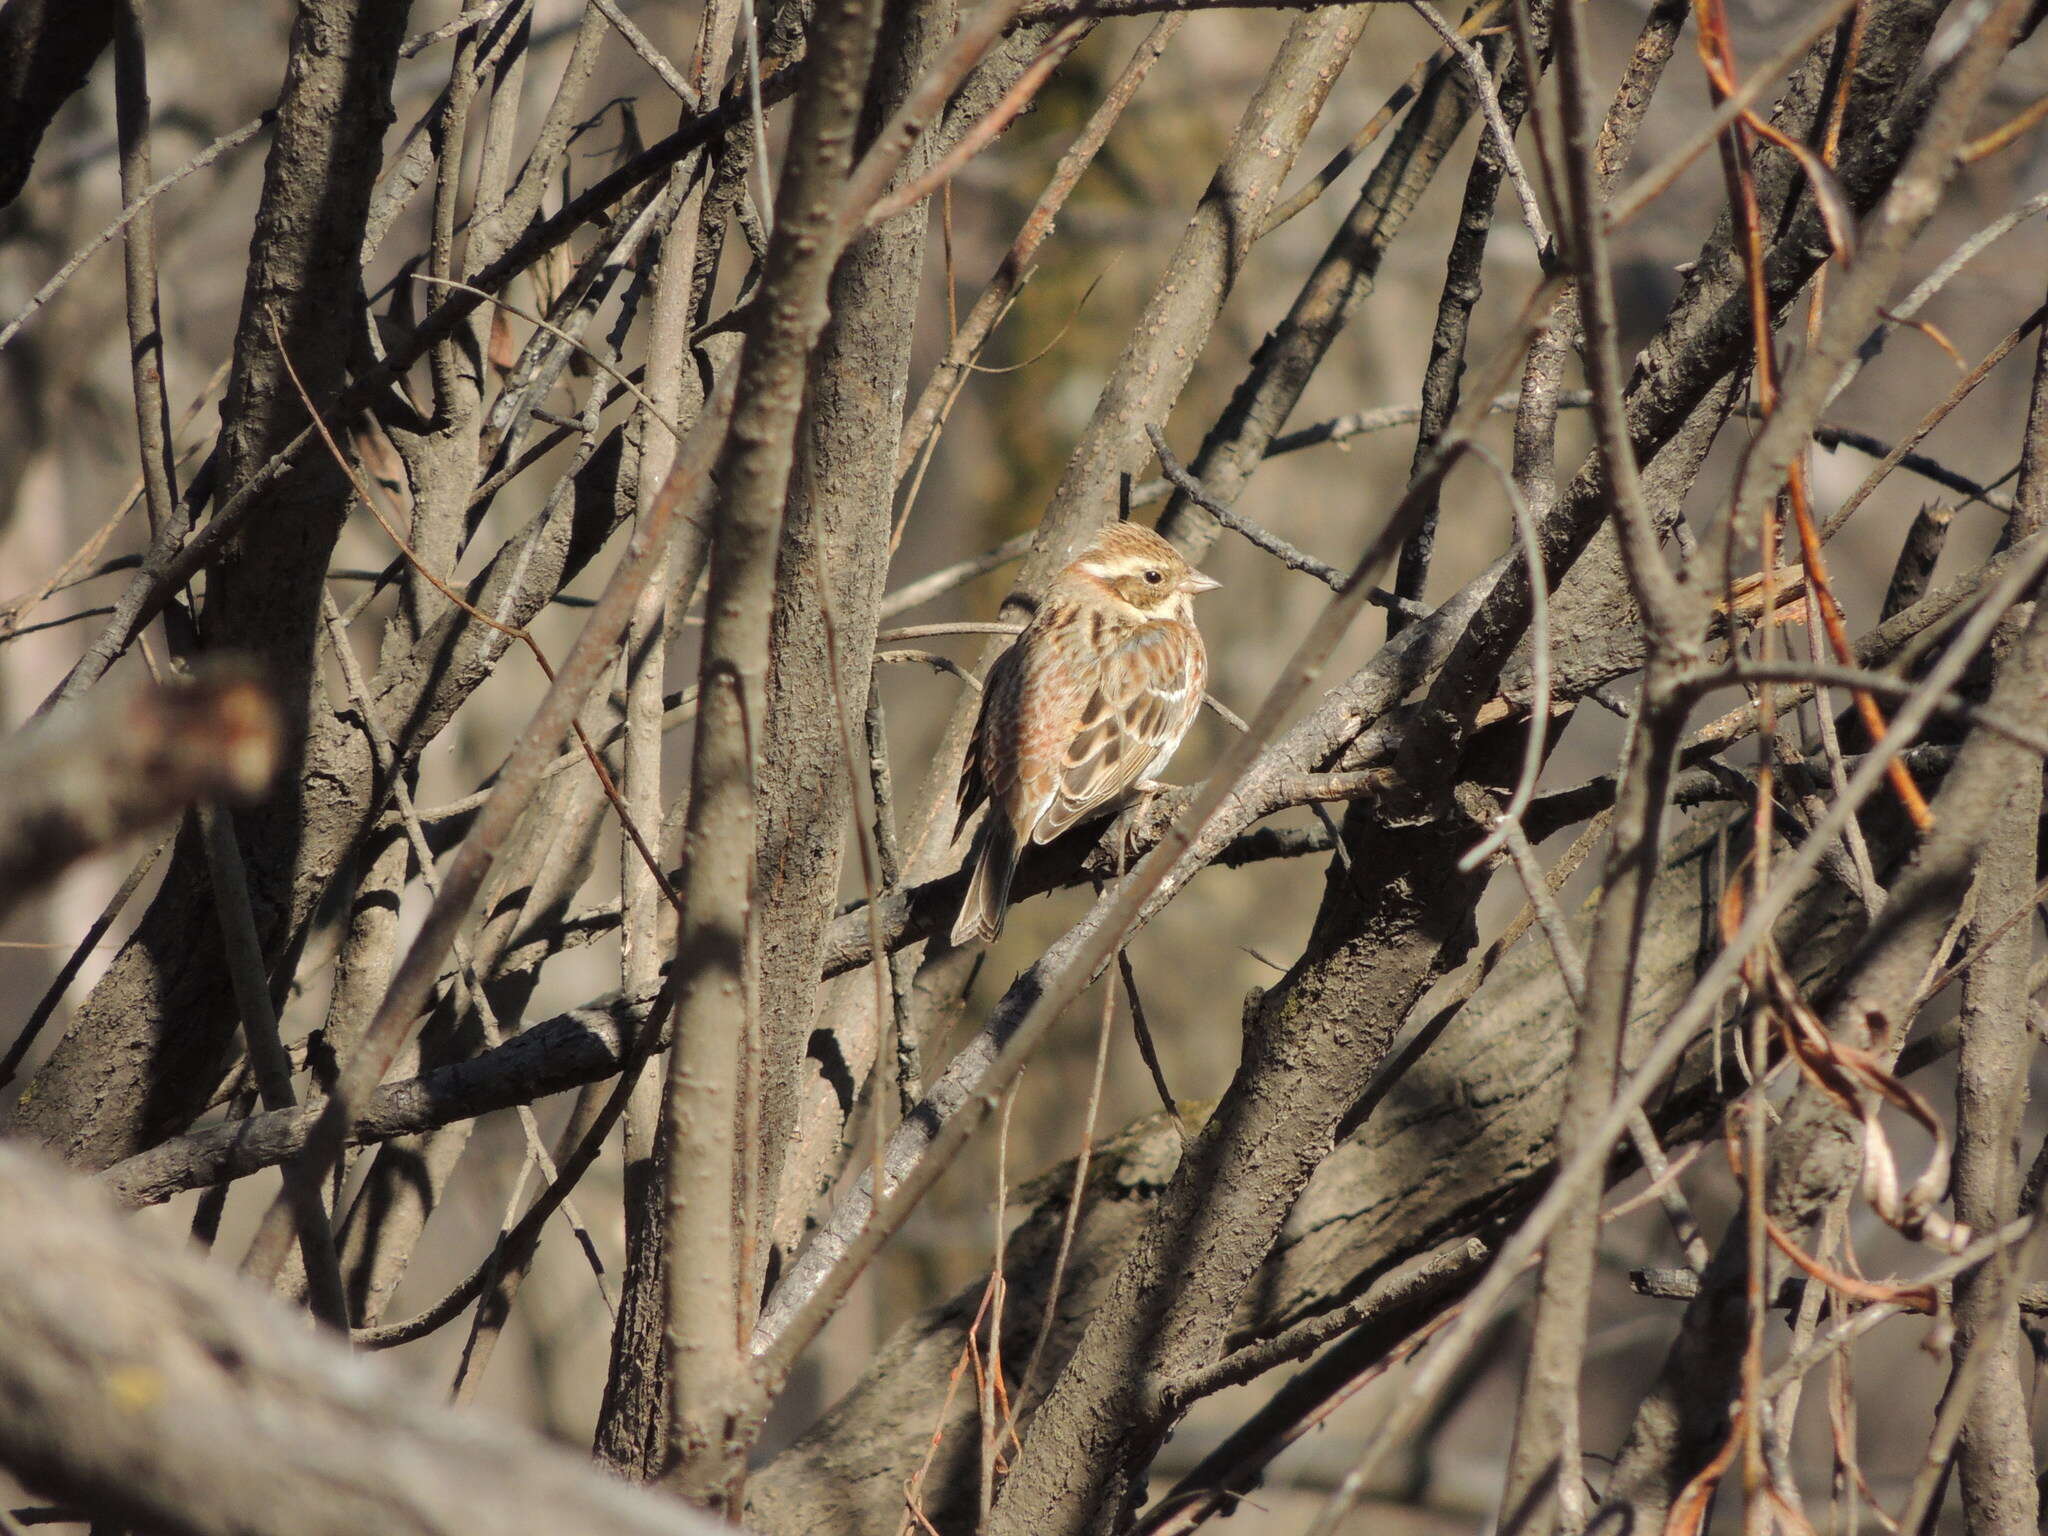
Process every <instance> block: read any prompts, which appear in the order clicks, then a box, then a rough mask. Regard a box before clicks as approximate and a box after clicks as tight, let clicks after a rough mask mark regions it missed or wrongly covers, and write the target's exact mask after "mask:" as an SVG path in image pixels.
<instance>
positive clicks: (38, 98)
mask: <svg viewBox="0 0 2048 1536" xmlns="http://www.w3.org/2000/svg"><path fill="white" fill-rule="evenodd" d="M120 8H121V5H120V0H84V3H80V0H11V3H10V4H8V5H7V6H5V7H4V8H0V208H4V207H6V206H7V205H8V204H9V203H11V202H13V201H14V199H15V198H16V197H17V196H19V195H20V193H21V189H22V187H23V186H24V185H25V184H26V183H27V181H28V173H29V170H30V168H31V167H33V166H34V165H35V160H36V149H37V147H38V146H39V145H40V144H41V143H42V141H43V130H44V129H46V128H48V127H49V126H50V119H51V118H53V117H55V116H56V115H57V112H58V109H59V108H61V107H62V106H63V105H64V103H65V102H67V101H69V100H70V99H71V98H72V96H73V95H75V94H76V93H77V92H78V90H79V89H80V88H81V87H82V86H83V85H84V84H85V78H86V76H87V75H88V74H89V73H91V71H92V66H93V63H94V61H95V60H97V59H98V58H99V56H100V55H101V54H102V53H104V52H105V51H106V47H107V44H108V43H110V42H112V41H113V37H114V18H115V17H116V16H117V15H118V14H119V12H120Z"/></svg>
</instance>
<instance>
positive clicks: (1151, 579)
mask: <svg viewBox="0 0 2048 1536" xmlns="http://www.w3.org/2000/svg"><path fill="white" fill-rule="evenodd" d="M1164 580H1166V578H1165V577H1164V576H1162V575H1160V574H1159V573H1158V572H1157V571H1147V572H1146V573H1145V581H1146V583H1147V584H1148V585H1150V586H1154V587H1156V586H1158V585H1159V583H1161V582H1162V581H1164Z"/></svg>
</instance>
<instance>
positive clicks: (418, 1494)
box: [0, 1148, 726, 1536]
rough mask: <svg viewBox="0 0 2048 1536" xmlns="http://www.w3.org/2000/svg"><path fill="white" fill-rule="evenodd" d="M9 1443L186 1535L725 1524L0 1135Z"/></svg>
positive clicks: (59, 1493)
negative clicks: (227, 1266) (424, 1385)
mask: <svg viewBox="0 0 2048 1536" xmlns="http://www.w3.org/2000/svg"><path fill="white" fill-rule="evenodd" d="M0 1221H4V1223H5V1225H6V1228H7V1232H8V1241H7V1243H6V1245H5V1251H4V1253H0V1322H4V1326H5V1329H6V1332H7V1335H8V1337H9V1339H10V1340H12V1344H11V1345H10V1347H9V1348H8V1349H7V1350H6V1351H5V1352H4V1358H0V1461H4V1462H5V1463H6V1465H8V1466H9V1467H10V1468H11V1469H13V1470H15V1471H17V1472H19V1473H20V1474H21V1475H22V1476H24V1477H25V1478H27V1479H28V1480H29V1481H30V1483H31V1484H32V1485H33V1486H34V1487H36V1488H38V1489H40V1490H41V1491H43V1492H44V1493H47V1494H50V1495H54V1496H56V1497H58V1498H64V1499H76V1500H77V1501H78V1502H79V1503H80V1504H82V1505H84V1506H86V1507H89V1508H92V1509H95V1510H103V1511H105V1512H106V1513H107V1515H108V1516H109V1517H110V1518H113V1519H120V1520H123V1521H127V1522H132V1523H134V1524H136V1525H138V1526H141V1527H143V1528H144V1529H148V1530H159V1531H168V1532H176V1533H178V1536H235V1533H239V1532H247V1531H252V1530H261V1531H272V1532H276V1533H278V1536H344V1533H346V1536H357V1533H360V1532H363V1531H367V1530H377V1531H390V1532H394V1533H403V1536H412V1533H417V1536H427V1533H429V1532H434V1533H438V1536H455V1533H459V1532H476V1533H478V1536H482V1533H484V1532H498V1533H503V1532H506V1531H519V1530H551V1529H552V1530H606V1531H619V1532H635V1533H645V1536H705V1533H709V1532H712V1531H718V1530H724V1529H726V1527H724V1526H722V1525H719V1524H718V1523H716V1522H714V1521H710V1520H706V1519H704V1518H703V1517H702V1516H699V1515H694V1514H692V1513H690V1512H689V1511H687V1510H684V1509H682V1508H680V1507H678V1506H677V1505H675V1504H673V1503H670V1502H668V1501H665V1500H661V1499H657V1498H655V1497H653V1496H652V1495H648V1494H642V1493H638V1492H635V1491H633V1490H630V1489H628V1488H626V1487H625V1486H623V1485H622V1484H620V1483H617V1482H615V1481H613V1480H612V1479H610V1478H608V1477H605V1476H603V1475H602V1474H601V1473H598V1472H596V1471H593V1470H592V1469H591V1468H590V1467H588V1466H587V1465H585V1464H583V1463H582V1462H581V1461H580V1459H579V1458H577V1457H575V1456H572V1455H570V1454H568V1453H566V1452H563V1451H560V1450H557V1449H554V1448H551V1447H549V1446H546V1445H544V1444H543V1443H541V1442H540V1441H539V1440H537V1439H535V1438H533V1437H532V1436H530V1435H528V1434H525V1433H523V1432H521V1431H518V1430H516V1429H514V1428H512V1427H511V1426H509V1425H504V1424H492V1423H489V1422H487V1421H485V1420H481V1419H478V1418H476V1417H475V1416H474V1415H472V1414H469V1413H455V1412H453V1411H451V1410H449V1409H446V1408H443V1407H440V1406H438V1405H429V1404H428V1403H427V1402H425V1401H424V1400H423V1399H422V1398H421V1396H420V1395H419V1394H418V1392H417V1391H416V1390H415V1389H414V1388H413V1386H412V1385H411V1384H410V1383H408V1382H406V1381H405V1380H404V1379H403V1378H401V1377H399V1376H397V1375H396V1374H394V1373H392V1372H389V1371H387V1370H386V1369H385V1368H384V1367H382V1366H381V1365H379V1364H376V1363H375V1362H372V1361H370V1360H368V1359H365V1358H364V1357H362V1356H360V1355H357V1356H351V1355H349V1354H348V1353H347V1352H346V1351H345V1350H343V1349H342V1348H341V1347H340V1346H339V1345H337V1344H336V1343H334V1342H333V1341H332V1340H331V1339H328V1338H321V1337H316V1336H314V1335H312V1334H310V1333H308V1332H307V1330H306V1326H305V1320H304V1318H303V1316H301V1315H299V1314H297V1313H295V1312H293V1311H292V1310H291V1309H289V1308H286V1307H284V1306H282V1305H281V1304H279V1303H278V1302H276V1301H274V1300H272V1299H271V1298H269V1297H267V1296H265V1295H264V1294H263V1293H262V1292H261V1291H258V1290H256V1289H254V1288H253V1287H251V1286H249V1285H247V1284H246V1283H244V1282H242V1281H240V1280H238V1279H236V1278H235V1277H233V1276H232V1275H228V1274H224V1273H223V1272H222V1271H221V1270H219V1269H217V1268H215V1267H214V1266H213V1265H210V1264H208V1263H206V1262H205V1261H204V1260H203V1259H202V1258H200V1257H199V1256H198V1255H196V1254H193V1253H189V1252H184V1251H180V1250H178V1249H176V1248H168V1247H165V1246H163V1245H161V1244H158V1243H152V1242H148V1241H145V1240H144V1239H143V1238H142V1236H141V1235H140V1234H138V1233H137V1232H136V1231H135V1229H134V1228H133V1227H132V1226H129V1225H126V1224H124V1223H122V1222H121V1221H120V1220H119V1219H118V1218H117V1217H116V1216H115V1214H114V1213H113V1212H112V1211H111V1210H109V1209H107V1208H106V1207H104V1206H103V1205H102V1204H101V1203H100V1201H99V1200H98V1199H96V1198H95V1197H94V1195H93V1194H92V1192H91V1191H90V1190H89V1189H88V1188H87V1187H86V1186H84V1185H83V1184H82V1183H80V1182H79V1181H78V1180H76V1179H74V1178H70V1177H67V1176H66V1175H64V1174H62V1173H61V1172H59V1171H58V1170H57V1169H55V1168H53V1167H52V1166H50V1165H49V1164H48V1163H47V1162H46V1161H44V1160H43V1159H42V1158H40V1157H37V1156H34V1155H32V1154H30V1153H29V1152H27V1151H26V1150H24V1149H21V1148H0Z"/></svg>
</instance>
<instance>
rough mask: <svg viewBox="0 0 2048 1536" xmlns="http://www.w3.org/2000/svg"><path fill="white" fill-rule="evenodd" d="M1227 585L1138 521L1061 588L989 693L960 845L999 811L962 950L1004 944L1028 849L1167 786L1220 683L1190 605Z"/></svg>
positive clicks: (1109, 532) (1122, 527) (1059, 583)
mask: <svg viewBox="0 0 2048 1536" xmlns="http://www.w3.org/2000/svg"><path fill="white" fill-rule="evenodd" d="M1220 585H1221V583H1220V582H1218V581H1217V580H1216V579H1215V578H1214V577H1210V576H1205V575H1203V574H1202V573H1201V572H1200V571H1198V570H1196V569H1195V568H1194V567H1193V566H1191V565H1189V564H1188V562H1187V561H1186V560H1185V559H1184V558H1183V557H1182V555H1181V553H1180V551H1179V550H1177V549H1175V548H1174V547H1173V546H1172V545H1171V544H1169V543H1167V542H1166V540H1165V539H1163V538H1161V537H1160V536H1159V535H1158V534H1156V533H1154V532H1153V531H1152V530H1151V529H1149V528H1146V527H1143V526H1142V525H1140V524H1137V523H1127V522H1114V523H1110V524H1109V525H1108V526H1107V527H1105V528H1103V529H1102V531H1101V532H1100V533H1098V534H1097V535H1096V536H1095V539H1094V541H1093V542H1092V543H1090V544H1089V546H1088V547H1087V548H1086V549H1084V550H1083V551H1082V552H1081V553H1080V555H1079V556H1077V557H1076V558H1075V559H1074V561H1073V562H1072V563H1071V564H1069V565H1068V566H1067V567H1066V568H1065V569H1064V570H1062V571H1061V572H1060V573H1059V574H1058V575H1057V576H1055V577H1054V578H1053V580H1052V584H1051V585H1050V586H1049V587H1048V588H1047V589H1046V591H1045V594H1044V596H1043V597H1042V598H1041V599H1040V600H1039V604H1038V609H1037V612H1036V613H1035V614H1034V615H1033V617H1032V619H1031V622H1030V623H1029V624H1027V625H1026V626H1025V627H1024V630H1023V632H1022V633H1021V634H1019V635H1018V636H1017V638H1016V640H1015V641H1014V642H1013V643H1012V644H1011V646H1010V648H1009V649H1008V650H1006V651H1004V652H1003V654H1002V655H1001V656H999V657H997V658H996V660H995V663H994V664H993V665H992V666H991V667H990V668H989V670H988V677H987V680H986V681H985V682H984V683H983V685H982V692H981V712H980V715H979V717H978V718H977V719H976V721H975V724H974V735H973V737H972V739H971V740H970V741H969V743H968V747H967V757H966V761H965V763H964V764H963V765H962V767H961V771H960V790H959V806H960V815H959V820H958V822H957V823H956V824H955V826H954V829H953V837H954V839H955V841H958V839H959V837H960V835H961V834H962V833H963V832H965V831H966V829H967V824H968V822H969V821H970V820H971V819H972V818H973V816H974V813H975V811H976V810H977V809H979V808H980V806H981V805H982V804H983V802H984V801H985V802H987V804H988V807H989V811H988V815H987V816H986V817H985V818H983V820H982V824H981V828H980V830H979V831H978V832H977V833H976V834H975V840H974V845H973V848H972V850H971V852H970V853H969V856H968V862H969V864H970V865H971V867H972V869H973V875H972V877H971V878H970V880H969V882H968V886H967V894H966V896H965V897H964V898H963V899H962V901H961V903H960V915H959V916H958V918H956V919H955V921H954V923H953V933H952V938H953V942H954V943H955V944H956V945H958V944H968V943H972V942H974V941H976V940H981V941H988V940H992V939H994V938H995V937H996V936H997V935H998V934H999V933H1001V932H1002V931H1003V913H1004V911H1005V909H1007V908H1008V906H1009V903H1010V882H1011V880H1012V878H1013V877H1014V876H1015V874H1016V872H1017V858H1018V855H1019V854H1020V853H1022V852H1023V850H1024V849H1025V848H1026V847H1028V846H1029V845H1031V844H1033V843H1049V842H1051V841H1052V840H1053V839H1054V838H1056V837H1058V836H1059V835H1060V834H1061V833H1062V832H1065V831H1066V830H1067V829H1068V828H1069V827H1072V826H1074V825H1075V824H1076V823H1078V822H1080V821H1083V820H1085V819H1086V818H1087V817H1088V816H1089V815H1091V814H1092V813H1094V812H1096V811H1099V810H1103V809H1114V808H1116V807H1117V806H1119V805H1120V804H1121V803H1122V802H1123V801H1124V800H1125V798H1126V797H1127V796H1129V795H1132V794H1140V795H1142V794H1149V793H1152V792H1153V791H1155V790H1157V789H1159V788H1160V787H1161V786H1160V785H1159V784H1158V783H1157V782H1156V780H1157V776H1158V775H1159V774H1160V773H1161V772H1163V771H1164V770H1165V768H1166V765H1167V763H1168V761H1169V760H1170V759H1171V758H1172V757H1173V754H1174V753H1175V751H1177V750H1178V749H1179V747H1180V743H1181V738H1182V737H1184V736H1186V735H1187V733H1188V727H1189V726H1191V725H1193V724H1194V721H1195V716H1196V715H1197V714H1198V713H1200V711H1201V707H1202V690H1203V688H1204V686H1205V685H1206V683H1207V682H1208V677H1209V655H1208V651H1207V650H1206V649H1205V648H1204V646H1203V644H1202V635H1201V631H1199V630H1198V629H1196V628H1195V616H1194V608H1193V605H1192V603H1191V601H1190V599H1192V598H1193V597H1194V596H1195V594H1197V593H1199V592H1208V591H1212V590H1213V589H1215V588H1216V587H1218V586H1220Z"/></svg>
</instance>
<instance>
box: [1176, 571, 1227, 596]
mask: <svg viewBox="0 0 2048 1536" xmlns="http://www.w3.org/2000/svg"><path fill="white" fill-rule="evenodd" d="M1222 585H1223V583H1222V582H1220V581H1218V580H1217V579H1216V578H1215V577H1214V576H1204V575H1203V574H1202V573H1201V572H1200V571H1189V572H1188V573H1187V575H1186V576H1184V577H1182V578H1181V584H1180V589H1181V591H1183V592H1214V591H1215V590H1216V589H1217V588H1218V587H1220V586H1222Z"/></svg>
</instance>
